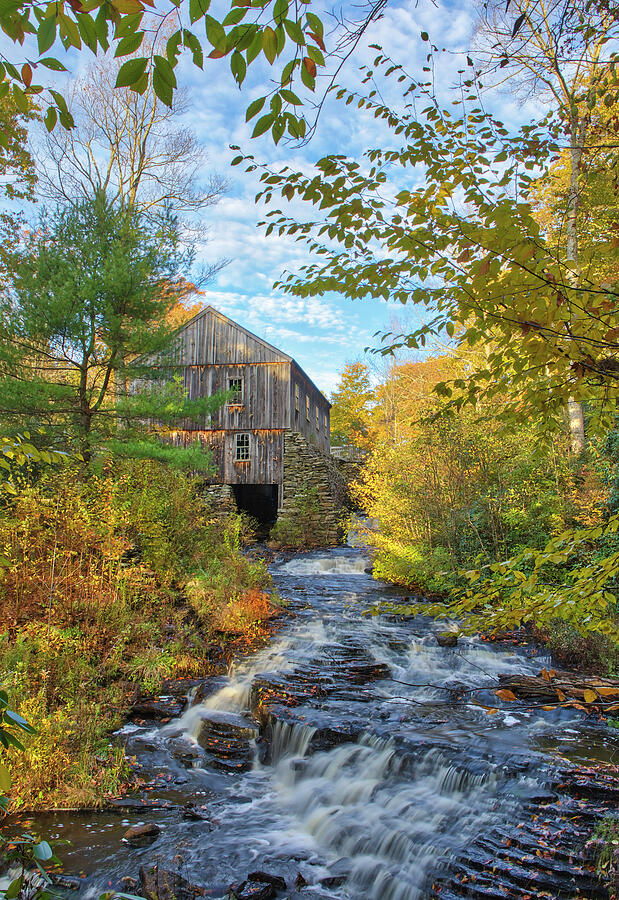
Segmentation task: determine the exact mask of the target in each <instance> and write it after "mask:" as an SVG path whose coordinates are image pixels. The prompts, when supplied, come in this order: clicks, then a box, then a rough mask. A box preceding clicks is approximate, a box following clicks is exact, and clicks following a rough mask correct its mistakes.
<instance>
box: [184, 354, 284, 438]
mask: <svg viewBox="0 0 619 900" xmlns="http://www.w3.org/2000/svg"><path fill="white" fill-rule="evenodd" d="M231 378H242V379H243V402H242V403H240V404H237V403H234V404H231V403H227V404H226V405H225V406H224V407H222V408H221V409H219V410H218V411H217V412H216V413H215V414H214V416H213V417H212V419H211V422H210V423H208V422H187V423H185V428H196V429H199V430H204V429H206V428H214V429H237V430H248V429H255V428H259V429H262V428H286V427H287V426H288V421H289V419H290V363H289V362H273V363H256V364H253V365H229V364H228V365H196V366H187V367H186V368H185V370H184V380H185V387H186V389H187V392H188V394H189V399H191V400H194V399H196V398H198V397H208V396H210V395H211V394H215V393H217V391H226V390H228V386H229V383H230V379H231Z"/></svg>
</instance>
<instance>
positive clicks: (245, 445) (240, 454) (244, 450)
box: [234, 434, 249, 462]
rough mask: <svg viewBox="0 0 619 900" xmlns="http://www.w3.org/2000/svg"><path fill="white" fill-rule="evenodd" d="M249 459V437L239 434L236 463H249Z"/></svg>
mask: <svg viewBox="0 0 619 900" xmlns="http://www.w3.org/2000/svg"><path fill="white" fill-rule="evenodd" d="M248 459H249V435H248V434H237V435H236V441H235V446H234V460H235V462H247V461H248Z"/></svg>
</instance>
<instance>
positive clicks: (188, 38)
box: [183, 28, 204, 69]
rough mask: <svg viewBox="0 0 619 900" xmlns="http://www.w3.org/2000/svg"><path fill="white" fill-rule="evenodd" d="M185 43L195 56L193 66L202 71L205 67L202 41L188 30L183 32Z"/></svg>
mask: <svg viewBox="0 0 619 900" xmlns="http://www.w3.org/2000/svg"><path fill="white" fill-rule="evenodd" d="M183 43H184V45H185V47H188V48H189V49H190V50H191V52H192V55H193V64H194V66H197V67H198V68H199V69H201V68H202V67H203V65H204V53H203V52H202V45H201V44H200V41H199V40H198V38H197V37H196V36H195V34H192V32H191V31H189V30H188V29H187V28H185V29H184V30H183Z"/></svg>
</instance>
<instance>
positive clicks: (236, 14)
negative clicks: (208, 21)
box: [222, 6, 247, 27]
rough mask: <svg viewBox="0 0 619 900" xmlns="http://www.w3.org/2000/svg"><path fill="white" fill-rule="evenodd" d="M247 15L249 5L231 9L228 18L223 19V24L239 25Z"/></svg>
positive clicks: (226, 25)
mask: <svg viewBox="0 0 619 900" xmlns="http://www.w3.org/2000/svg"><path fill="white" fill-rule="evenodd" d="M246 15H247V7H246V6H241V7H237V8H236V9H231V10H230V12H229V13H228V15H227V16H226V18H225V19H224V20H223V22H222V25H224V26H225V27H228V26H229V25H238V24H239V22H242V21H243V19H244V18H245V16H246Z"/></svg>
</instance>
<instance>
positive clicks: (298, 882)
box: [294, 872, 309, 889]
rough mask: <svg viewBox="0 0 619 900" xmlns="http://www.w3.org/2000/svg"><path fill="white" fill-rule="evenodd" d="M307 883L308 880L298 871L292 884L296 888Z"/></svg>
mask: <svg viewBox="0 0 619 900" xmlns="http://www.w3.org/2000/svg"><path fill="white" fill-rule="evenodd" d="M307 884H309V881H306V880H305V878H304V877H303V876H302V875H301V873H300V872H299V873H298V875H297V877H296V878H295V880H294V886H295V887H296V888H297V889H299V888H302V887H305V886H306V885H307Z"/></svg>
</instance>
